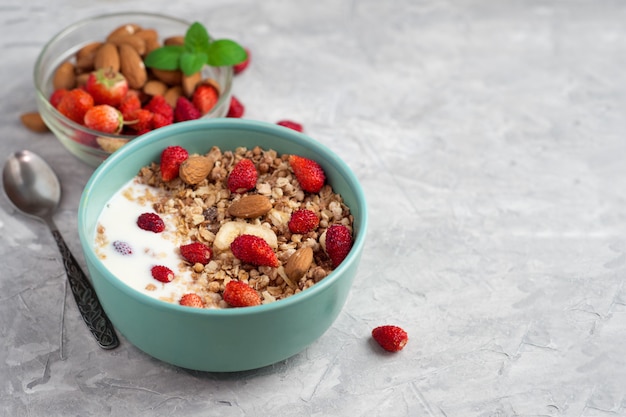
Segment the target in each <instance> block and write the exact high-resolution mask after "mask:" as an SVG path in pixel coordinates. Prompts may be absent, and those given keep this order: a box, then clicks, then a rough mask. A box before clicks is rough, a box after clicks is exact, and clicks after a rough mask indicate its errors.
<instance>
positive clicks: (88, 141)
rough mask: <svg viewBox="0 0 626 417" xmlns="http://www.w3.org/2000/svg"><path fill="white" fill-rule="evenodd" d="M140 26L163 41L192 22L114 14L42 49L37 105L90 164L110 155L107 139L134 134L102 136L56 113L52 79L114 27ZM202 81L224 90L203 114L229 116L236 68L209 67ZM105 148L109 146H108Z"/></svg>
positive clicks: (122, 140) (73, 150)
mask: <svg viewBox="0 0 626 417" xmlns="http://www.w3.org/2000/svg"><path fill="white" fill-rule="evenodd" d="M131 23H133V24H138V25H140V26H141V27H143V28H146V29H147V28H151V29H155V30H156V31H158V34H159V39H160V40H161V41H162V40H163V39H165V38H167V37H170V36H182V35H185V32H186V31H187V29H188V27H189V25H190V24H191V23H190V22H187V21H185V20H181V19H178V18H174V17H170V16H165V15H160V14H155V13H143V12H125V13H112V14H105V15H99V16H95V17H90V18H87V19H84V20H81V21H79V22H76V23H74V24H72V25H70V26H68V27H67V28H65V29H63V30H62V31H60V32H59V33H58V34H56V35H55V36H54V37H53V38H52V39H51V40H50V41H49V42H48V43H47V44H46V45H45V46H44V48H43V50H42V51H41V53H40V54H39V56H38V58H37V61H36V63H35V70H34V82H35V89H36V100H37V108H38V110H39V113H40V114H41V116H42V118H43V120H44V122H45V123H46V125H47V126H48V127H49V128H50V130H51V131H52V132H53V133H54V134H55V136H56V137H57V138H58V139H59V141H60V142H61V143H62V144H63V146H65V148H67V150H68V151H69V152H71V153H72V154H73V155H75V156H76V157H78V158H79V159H80V160H82V161H84V162H86V163H87V164H89V165H91V166H98V165H100V163H102V161H103V160H105V159H106V158H107V157H108V156H109V155H110V154H111V152H112V151H111V150H106V149H103V147H102V145H101V144H103V143H111V142H118V143H125V142H128V141H130V140H132V139H134V138H135V136H130V135H121V134H120V135H112V134H103V133H102V132H98V131H95V130H92V129H89V128H87V127H85V126H81V125H80V124H78V123H75V122H74V121H72V120H70V119H68V118H67V117H65V116H64V115H62V114H61V113H60V112H59V111H57V110H56V109H55V108H54V106H52V104H50V101H49V98H50V95H51V94H52V92H53V83H52V79H53V77H54V73H55V71H56V69H57V67H58V66H59V65H60V64H62V63H63V62H65V61H67V60H71V59H73V57H74V55H75V54H76V52H77V51H78V50H79V49H80V48H82V47H83V46H85V45H87V44H89V43H91V42H94V41H103V40H104V39H105V38H106V37H107V35H108V34H110V33H111V32H112V31H113V30H114V29H116V28H118V27H120V26H122V25H125V24H131ZM202 79H212V80H214V81H215V82H216V84H217V85H218V86H219V88H220V96H219V99H218V101H217V103H216V104H215V106H214V107H213V108H212V109H211V111H209V112H208V113H207V114H205V115H204V116H202V117H203V118H217V117H225V116H226V114H227V112H228V108H229V105H230V97H231V87H232V81H233V69H232V67H210V66H205V67H204V69H203V70H202ZM105 148H108V147H106V146H105Z"/></svg>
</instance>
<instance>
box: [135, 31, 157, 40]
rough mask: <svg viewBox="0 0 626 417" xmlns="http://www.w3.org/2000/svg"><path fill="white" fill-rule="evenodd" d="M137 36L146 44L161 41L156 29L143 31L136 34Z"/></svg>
mask: <svg viewBox="0 0 626 417" xmlns="http://www.w3.org/2000/svg"><path fill="white" fill-rule="evenodd" d="M134 35H135V36H138V37H140V38H141V39H143V40H144V42H149V41H150V42H152V41H158V40H159V33H158V32H157V31H156V30H154V29H141V30H139V31H137V32H135V33H134Z"/></svg>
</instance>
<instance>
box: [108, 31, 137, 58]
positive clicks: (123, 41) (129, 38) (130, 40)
mask: <svg viewBox="0 0 626 417" xmlns="http://www.w3.org/2000/svg"><path fill="white" fill-rule="evenodd" d="M108 42H111V43H112V44H114V45H117V46H118V47H119V46H121V45H130V46H132V47H133V48H134V49H135V51H137V53H138V54H139V55H144V54H145V53H146V41H145V40H143V39H142V38H140V37H139V36H137V35H117V36H111V37H109V39H108Z"/></svg>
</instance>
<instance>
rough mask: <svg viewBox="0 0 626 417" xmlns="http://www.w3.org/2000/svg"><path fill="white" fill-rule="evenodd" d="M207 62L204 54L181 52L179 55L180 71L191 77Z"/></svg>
mask: <svg viewBox="0 0 626 417" xmlns="http://www.w3.org/2000/svg"><path fill="white" fill-rule="evenodd" d="M206 62H207V55H206V54H205V53H204V52H198V53H192V52H183V53H182V54H181V55H180V69H181V70H182V72H183V73H184V74H185V75H192V74H195V73H196V72H198V71H200V70H201V69H202V67H203V66H204V65H205V64H206Z"/></svg>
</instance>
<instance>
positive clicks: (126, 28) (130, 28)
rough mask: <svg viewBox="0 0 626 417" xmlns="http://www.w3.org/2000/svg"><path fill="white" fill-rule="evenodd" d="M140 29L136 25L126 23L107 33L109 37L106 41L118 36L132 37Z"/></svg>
mask: <svg viewBox="0 0 626 417" xmlns="http://www.w3.org/2000/svg"><path fill="white" fill-rule="evenodd" d="M141 29H142V28H141V26H139V25H138V24H135V23H126V24H124V25H121V26H118V27H116V28H115V29H113V30H112V31H111V33H109V35H108V36H107V40H109V38H112V37H115V36H119V35H132V34H134V33H136V32H139V31H140V30H141Z"/></svg>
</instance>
